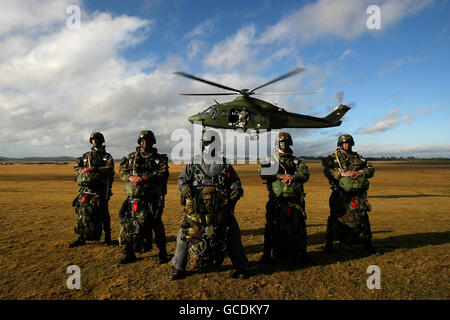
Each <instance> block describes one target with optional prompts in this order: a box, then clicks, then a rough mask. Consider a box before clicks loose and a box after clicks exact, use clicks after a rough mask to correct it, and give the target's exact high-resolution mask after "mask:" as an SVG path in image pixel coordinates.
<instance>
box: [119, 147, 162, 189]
mask: <svg viewBox="0 0 450 320" xmlns="http://www.w3.org/2000/svg"><path fill="white" fill-rule="evenodd" d="M119 174H120V178H121V179H122V180H123V181H128V178H129V177H130V176H139V177H146V178H147V179H148V184H149V186H150V188H151V189H152V191H154V192H157V193H161V194H163V195H165V194H166V193H167V180H168V178H169V159H168V158H167V156H166V155H164V154H159V153H158V150H157V149H156V148H152V151H151V152H150V153H149V154H147V155H146V154H144V153H142V152H141V151H140V147H137V148H136V151H135V152H132V153H130V154H129V155H128V156H127V157H123V159H122V161H121V162H120V168H119Z"/></svg>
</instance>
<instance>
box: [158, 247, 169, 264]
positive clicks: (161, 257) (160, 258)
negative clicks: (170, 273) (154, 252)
mask: <svg viewBox="0 0 450 320" xmlns="http://www.w3.org/2000/svg"><path fill="white" fill-rule="evenodd" d="M167 262H169V257H168V256H167V251H166V248H164V249H162V250H160V251H159V254H158V263H159V264H165V263H167Z"/></svg>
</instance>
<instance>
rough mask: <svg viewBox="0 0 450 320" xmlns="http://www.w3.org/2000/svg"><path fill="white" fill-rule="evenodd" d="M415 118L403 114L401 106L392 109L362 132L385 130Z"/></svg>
mask: <svg viewBox="0 0 450 320" xmlns="http://www.w3.org/2000/svg"><path fill="white" fill-rule="evenodd" d="M412 121H413V118H412V117H411V116H409V115H401V114H400V108H398V107H396V108H393V109H391V110H390V111H389V112H388V114H387V115H386V116H384V117H383V118H382V119H380V120H378V121H377V122H375V123H374V124H373V125H371V126H369V127H367V128H364V129H363V130H361V132H362V133H375V132H383V131H386V130H389V129H392V128H393V127H395V126H397V125H398V124H400V123H402V122H408V123H411V122H412Z"/></svg>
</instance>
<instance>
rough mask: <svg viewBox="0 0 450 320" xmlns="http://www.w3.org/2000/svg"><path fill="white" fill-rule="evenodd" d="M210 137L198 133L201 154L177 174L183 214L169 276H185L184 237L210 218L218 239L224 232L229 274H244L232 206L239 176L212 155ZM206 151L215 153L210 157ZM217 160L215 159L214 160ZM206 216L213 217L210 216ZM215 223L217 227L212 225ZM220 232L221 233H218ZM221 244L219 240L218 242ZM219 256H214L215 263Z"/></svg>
mask: <svg viewBox="0 0 450 320" xmlns="http://www.w3.org/2000/svg"><path fill="white" fill-rule="evenodd" d="M214 138H215V137H214V136H213V137H208V136H207V135H206V134H203V136H202V151H203V154H202V155H198V156H196V158H195V159H194V163H193V164H188V165H186V167H185V168H184V170H183V172H182V173H181V174H180V176H179V177H178V188H179V189H180V191H181V192H182V199H183V198H184V200H185V204H186V206H185V211H184V212H185V216H184V220H183V222H182V226H181V229H180V231H179V232H178V235H177V246H176V249H175V254H174V256H173V258H172V263H173V266H174V269H175V270H174V272H173V274H172V276H171V279H172V280H176V279H181V278H183V277H185V269H186V265H187V262H188V247H189V244H188V241H189V239H192V238H193V237H195V235H193V233H195V230H198V228H202V222H203V221H206V223H208V220H214V221H215V222H216V223H215V224H214V227H213V228H210V229H209V230H210V231H211V234H218V237H219V238H220V239H223V234H226V236H225V243H224V247H225V248H226V250H227V252H228V254H229V256H230V258H231V262H232V263H233V266H234V268H235V271H234V272H233V273H232V275H231V276H232V277H233V278H241V279H244V278H247V277H248V274H247V270H246V266H247V263H248V260H247V257H246V256H245V252H244V248H243V246H242V241H241V231H240V229H239V225H238V223H237V221H236V218H235V216H234V208H235V205H236V203H237V201H238V200H239V198H240V197H242V196H243V193H244V191H243V189H242V187H241V180H240V179H239V176H238V175H237V173H236V171H235V170H234V169H233V167H232V166H231V165H230V164H226V160H225V158H223V157H219V156H217V157H216V156H215V150H213V151H211V145H212V142H213V141H214ZM208 155H212V156H213V157H215V159H216V161H214V162H213V161H211V158H209V157H208ZM217 160H219V161H217ZM210 217H214V218H211V219H210ZM216 226H217V228H216ZM220 235H221V236H220ZM222 245H223V244H222ZM221 263H222V260H220V259H219V260H218V263H217V265H216V266H218V265H220V264H221Z"/></svg>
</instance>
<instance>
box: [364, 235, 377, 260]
mask: <svg viewBox="0 0 450 320" xmlns="http://www.w3.org/2000/svg"><path fill="white" fill-rule="evenodd" d="M364 248H365V249H366V250H367V251H368V252H369V253H370V254H376V255H377V256H379V255H380V252H379V251H378V250H377V249H376V248H375V247H374V246H373V243H372V240H371V239H369V240H367V241H365V242H364Z"/></svg>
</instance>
